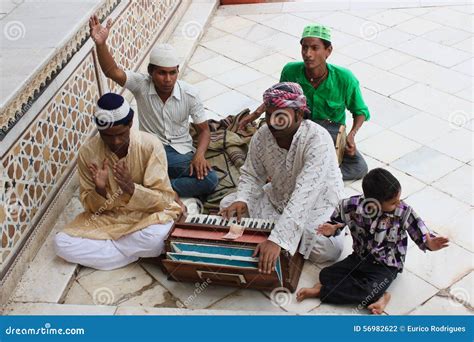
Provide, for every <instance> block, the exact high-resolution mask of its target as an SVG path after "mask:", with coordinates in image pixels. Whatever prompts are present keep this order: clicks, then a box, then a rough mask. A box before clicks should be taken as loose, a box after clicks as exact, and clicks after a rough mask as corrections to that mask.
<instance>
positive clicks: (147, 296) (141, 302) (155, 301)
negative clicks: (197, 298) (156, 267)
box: [117, 283, 182, 308]
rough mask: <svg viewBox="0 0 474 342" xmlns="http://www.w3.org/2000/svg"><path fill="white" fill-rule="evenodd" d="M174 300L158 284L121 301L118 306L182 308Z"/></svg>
mask: <svg viewBox="0 0 474 342" xmlns="http://www.w3.org/2000/svg"><path fill="white" fill-rule="evenodd" d="M180 304H181V303H180V302H178V301H177V299H176V298H174V297H173V296H172V295H171V293H170V292H169V291H168V290H167V289H165V288H164V287H163V286H161V285H160V284H158V283H155V284H154V286H153V287H151V288H148V289H146V290H145V291H143V292H141V293H139V294H136V295H133V296H130V298H128V299H127V297H126V298H125V300H121V301H120V302H119V303H117V305H118V306H135V307H136V306H142V307H166V308H174V307H180V306H181V307H182V304H181V305H180Z"/></svg>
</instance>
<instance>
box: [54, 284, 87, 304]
mask: <svg viewBox="0 0 474 342" xmlns="http://www.w3.org/2000/svg"><path fill="white" fill-rule="evenodd" d="M61 304H81V305H95V303H94V300H93V299H92V296H91V295H90V294H89V293H88V292H87V291H86V290H84V288H83V287H82V286H81V285H80V284H79V283H78V282H77V281H74V283H73V284H72V286H71V288H70V289H69V291H68V292H67V295H66V297H65V298H64V302H63V303H61Z"/></svg>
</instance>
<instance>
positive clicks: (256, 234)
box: [162, 214, 304, 292]
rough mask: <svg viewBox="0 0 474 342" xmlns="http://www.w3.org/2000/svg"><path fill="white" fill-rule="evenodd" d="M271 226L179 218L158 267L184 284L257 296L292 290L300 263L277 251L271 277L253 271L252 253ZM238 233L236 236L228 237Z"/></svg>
mask: <svg viewBox="0 0 474 342" xmlns="http://www.w3.org/2000/svg"><path fill="white" fill-rule="evenodd" d="M274 225H275V224H274V222H273V221H270V220H263V219H252V218H242V219H241V221H240V222H239V223H237V220H236V219H235V218H231V219H229V220H226V219H225V218H223V217H221V216H215V215H201V214H199V215H189V216H187V217H182V218H181V219H180V220H179V221H178V222H175V223H174V226H173V227H172V229H171V230H170V233H169V235H168V237H167V239H166V241H165V249H166V253H165V256H164V258H163V259H162V265H163V267H164V269H165V271H166V272H167V273H168V276H169V278H170V279H173V280H176V281H183V282H194V283H195V282H202V281H210V282H211V283H212V284H218V285H227V286H237V287H241V288H251V289H259V290H270V291H271V290H273V289H275V288H279V287H285V288H287V289H288V290H290V291H291V292H294V291H295V290H296V287H297V286H298V281H299V278H300V275H301V270H302V268H303V263H304V259H303V256H302V255H301V254H300V253H298V252H297V253H295V255H294V256H291V255H290V253H288V252H287V251H285V250H282V251H281V253H280V255H279V257H278V259H277V262H276V267H275V270H273V271H272V272H271V274H262V273H260V272H259V271H258V256H257V257H253V256H252V255H253V253H254V251H255V248H256V247H257V245H258V244H259V243H260V242H263V241H265V240H266V239H267V238H268V236H269V235H270V233H271V230H272V229H273V227H274ZM235 227H238V228H239V229H240V231H239V234H235V231H234V232H232V229H234V228H235Z"/></svg>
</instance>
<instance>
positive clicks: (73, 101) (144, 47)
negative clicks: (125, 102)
mask: <svg viewBox="0 0 474 342" xmlns="http://www.w3.org/2000/svg"><path fill="white" fill-rule="evenodd" d="M180 3H181V1H180V0H163V1H160V0H136V1H125V0H106V1H104V2H103V4H102V5H101V7H100V9H99V11H98V14H99V17H100V18H101V19H103V20H105V19H106V18H107V17H108V16H109V15H110V14H111V13H113V14H114V15H115V16H114V18H115V23H114V25H113V27H112V30H111V34H110V38H109V41H108V43H109V46H110V47H111V49H112V52H113V55H114V57H115V60H116V61H117V62H118V63H119V64H120V65H121V66H122V67H124V68H126V69H132V70H135V69H137V68H138V66H139V65H140V64H141V62H142V61H143V60H144V58H145V56H146V55H147V53H148V52H149V50H150V49H151V47H152V46H153V44H154V43H155V41H156V40H157V39H158V36H159V34H160V32H161V30H162V29H163V27H164V26H165V25H166V23H167V22H168V20H169V19H170V17H171V16H172V15H173V13H174V12H175V10H176V8H177V7H178V6H179V4H180ZM78 58H79V60H78ZM71 64H73V65H71ZM64 73H66V76H65V75H64ZM58 83H59V84H58ZM53 86H54V87H56V88H57V90H54V93H51V92H49V93H48V92H47V91H46V90H48V87H53ZM107 91H116V92H121V91H122V89H120V88H119V87H117V86H116V85H115V84H113V83H111V82H108V81H105V78H104V76H103V74H102V72H101V71H100V67H99V65H98V62H97V60H96V56H95V52H94V48H93V44H92V43H91V42H90V38H89V36H88V28H87V22H86V21H85V23H84V25H83V26H82V27H81V29H80V30H78V31H77V34H76V35H75V36H74V37H73V38H72V39H71V40H70V41H69V42H68V43H66V44H65V45H64V46H63V47H62V48H61V49H59V51H58V53H57V54H56V55H55V56H54V57H52V58H51V60H50V62H49V63H48V64H47V65H45V66H44V67H43V68H42V70H41V71H40V72H39V73H38V74H37V75H35V77H34V78H33V81H31V82H29V83H28V84H25V85H23V88H22V89H21V91H20V92H19V93H18V94H17V95H15V98H14V99H13V100H12V101H10V102H9V103H8V104H7V105H6V106H5V107H4V108H2V109H1V111H0V129H1V130H2V136H1V138H2V142H1V143H0V144H1V145H2V146H1V148H0V158H1V161H0V225H1V249H0V274H1V277H0V279H1V278H4V276H5V275H6V274H7V272H8V269H9V267H10V266H11V264H12V262H13V261H14V259H15V256H16V255H17V254H18V252H19V251H20V250H21V248H22V246H23V244H24V243H25V241H26V240H27V239H28V237H29V236H30V234H31V233H32V232H33V231H34V229H35V227H36V225H37V223H38V222H39V221H40V219H41V217H42V215H44V214H45V213H46V212H47V210H48V205H49V202H50V200H51V198H54V196H55V195H56V194H57V193H58V192H59V191H60V189H61V186H62V185H63V182H64V180H65V179H66V178H67V177H68V175H69V174H70V173H71V171H73V170H74V168H75V165H76V163H75V160H76V156H77V152H78V150H79V148H80V147H81V145H82V144H83V143H84V142H85V141H86V139H88V138H89V137H90V136H91V135H93V134H95V127H94V125H93V122H92V120H91V118H92V113H93V110H94V108H95V103H96V101H97V99H98V97H99V96H100V95H101V94H102V93H104V92H107ZM45 95H48V98H47V99H44V96H45ZM37 102H41V103H44V105H41V107H40V108H38V105H37ZM32 111H34V113H32ZM25 121H27V122H25Z"/></svg>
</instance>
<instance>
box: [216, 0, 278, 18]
mask: <svg viewBox="0 0 474 342" xmlns="http://www.w3.org/2000/svg"><path fill="white" fill-rule="evenodd" d="M282 8H283V3H278V2H275V3H265V4H258V5H257V6H256V5H255V4H245V5H238V6H235V5H227V6H220V7H219V9H218V10H217V13H220V14H221V15H235V14H238V15H260V14H263V13H268V14H272V13H278V14H279V13H281V11H282Z"/></svg>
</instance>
